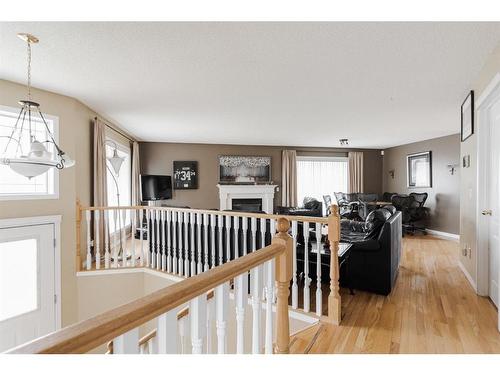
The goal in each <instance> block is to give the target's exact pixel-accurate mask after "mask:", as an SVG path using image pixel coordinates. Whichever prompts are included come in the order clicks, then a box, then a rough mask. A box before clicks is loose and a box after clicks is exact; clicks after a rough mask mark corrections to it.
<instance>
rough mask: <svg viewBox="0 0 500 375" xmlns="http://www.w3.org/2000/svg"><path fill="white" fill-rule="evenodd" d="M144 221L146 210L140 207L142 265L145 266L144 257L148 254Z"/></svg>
mask: <svg viewBox="0 0 500 375" xmlns="http://www.w3.org/2000/svg"><path fill="white" fill-rule="evenodd" d="M143 221H144V210H143V209H142V208H141V209H139V228H140V236H141V237H140V238H141V255H140V257H141V267H144V264H145V262H144V257H145V256H146V253H145V252H144V228H143Z"/></svg>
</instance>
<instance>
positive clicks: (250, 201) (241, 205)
mask: <svg viewBox="0 0 500 375" xmlns="http://www.w3.org/2000/svg"><path fill="white" fill-rule="evenodd" d="M231 203H232V209H233V210H234V211H244V212H262V199H260V198H233V200H232V201H231Z"/></svg>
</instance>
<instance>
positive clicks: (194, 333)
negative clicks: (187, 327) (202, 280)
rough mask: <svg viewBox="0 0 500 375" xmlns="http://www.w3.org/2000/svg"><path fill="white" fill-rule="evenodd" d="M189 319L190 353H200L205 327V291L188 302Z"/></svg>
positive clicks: (201, 351)
mask: <svg viewBox="0 0 500 375" xmlns="http://www.w3.org/2000/svg"><path fill="white" fill-rule="evenodd" d="M189 319H190V320H191V345H192V353H193V354H202V353H203V341H204V339H205V336H206V329H207V296H206V294H205V293H203V294H202V295H201V296H198V297H196V298H193V299H192V300H191V301H190V302H189Z"/></svg>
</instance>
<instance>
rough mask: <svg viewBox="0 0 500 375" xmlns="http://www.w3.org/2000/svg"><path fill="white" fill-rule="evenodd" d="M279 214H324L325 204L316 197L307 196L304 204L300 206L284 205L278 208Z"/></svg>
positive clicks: (319, 215)
mask: <svg viewBox="0 0 500 375" xmlns="http://www.w3.org/2000/svg"><path fill="white" fill-rule="evenodd" d="M276 213H277V214H278V215H292V216H318V217H321V216H323V204H322V203H321V202H320V201H318V200H317V199H315V198H311V197H305V198H304V201H303V204H302V206H300V207H284V206H278V207H277V208H276Z"/></svg>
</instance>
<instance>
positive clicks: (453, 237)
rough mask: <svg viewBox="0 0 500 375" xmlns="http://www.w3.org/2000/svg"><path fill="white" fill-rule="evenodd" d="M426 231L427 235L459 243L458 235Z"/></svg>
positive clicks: (431, 230)
mask: <svg viewBox="0 0 500 375" xmlns="http://www.w3.org/2000/svg"><path fill="white" fill-rule="evenodd" d="M426 231H427V233H428V234H431V235H433V236H436V237H440V238H443V239H445V240H453V241H457V242H458V241H460V235H458V234H454V233H448V232H441V231H439V230H433V229H426Z"/></svg>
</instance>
